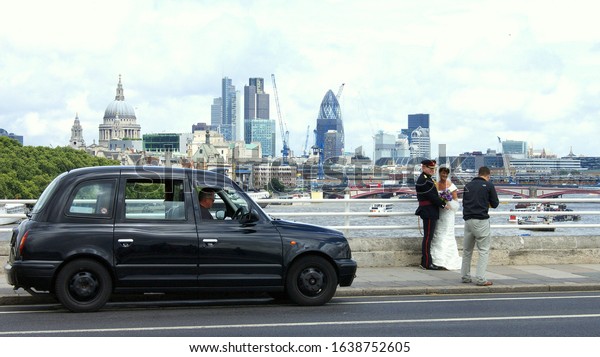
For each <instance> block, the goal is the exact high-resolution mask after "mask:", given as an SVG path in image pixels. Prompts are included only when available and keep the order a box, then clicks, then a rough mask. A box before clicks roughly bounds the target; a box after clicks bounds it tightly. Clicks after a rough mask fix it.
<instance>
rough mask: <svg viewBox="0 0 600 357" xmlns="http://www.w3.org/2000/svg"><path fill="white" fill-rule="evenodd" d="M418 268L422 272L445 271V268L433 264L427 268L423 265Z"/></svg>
mask: <svg viewBox="0 0 600 357" xmlns="http://www.w3.org/2000/svg"><path fill="white" fill-rule="evenodd" d="M419 267H420V268H421V269H423V270H446V268H443V267H439V266H437V265H435V264H430V265H429V266H428V267H427V268H426V267H424V266H423V265H419Z"/></svg>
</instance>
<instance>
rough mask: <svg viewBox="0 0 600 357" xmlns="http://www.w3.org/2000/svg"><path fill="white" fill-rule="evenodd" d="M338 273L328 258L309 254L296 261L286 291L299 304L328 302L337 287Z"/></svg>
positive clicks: (289, 274) (288, 276)
mask: <svg viewBox="0 0 600 357" xmlns="http://www.w3.org/2000/svg"><path fill="white" fill-rule="evenodd" d="M337 284H338V280H337V274H336V272H335V269H334V268H333V266H332V265H331V263H329V262H328V261H327V260H325V259H324V258H321V257H317V256H308V257H303V258H300V259H299V260H298V261H296V262H295V263H294V264H293V265H292V266H291V267H290V270H289V271H288V274H287V278H286V291H287V293H288V296H289V297H290V299H291V300H292V301H294V302H295V303H297V304H299V305H310V306H317V305H323V304H325V303H327V302H328V301H329V300H331V298H332V297H333V295H334V294H335V290H336V289H337Z"/></svg>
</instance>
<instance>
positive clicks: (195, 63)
mask: <svg viewBox="0 0 600 357" xmlns="http://www.w3.org/2000/svg"><path fill="white" fill-rule="evenodd" d="M0 5H1V8H2V9H3V10H2V12H1V13H0V128H3V129H5V130H7V131H8V132H12V133H15V134H17V135H23V136H24V144H25V145H44V146H53V147H56V146H66V145H67V144H68V141H69V139H70V136H71V126H72V125H73V121H74V119H75V116H76V115H78V116H79V119H80V121H81V125H82V127H83V135H84V139H85V141H86V144H88V145H90V144H92V142H94V141H96V142H97V141H98V126H99V125H100V124H101V123H102V118H103V116H104V110H105V109H106V107H107V106H108V105H109V104H110V103H111V102H112V101H113V100H114V98H115V95H116V88H117V83H118V79H119V75H121V76H122V83H123V88H124V94H125V100H126V102H127V103H128V104H130V105H131V106H132V107H134V109H135V112H136V116H137V122H138V124H140V125H141V128H142V134H148V133H161V132H190V131H191V126H192V124H194V123H198V122H206V123H210V106H211V104H212V101H213V99H214V98H216V97H220V96H221V79H222V78H223V77H225V76H227V77H229V78H231V79H232V80H233V84H234V85H235V86H236V89H238V90H239V91H240V94H241V95H242V96H243V87H244V85H247V84H248V79H249V78H250V77H262V78H264V79H265V90H266V92H267V93H270V94H271V119H275V120H277V119H278V118H277V109H276V106H275V100H274V96H273V89H272V81H271V74H275V77H276V81H277V90H278V97H279V102H280V106H281V114H282V118H283V121H284V122H285V125H286V127H287V129H288V131H289V132H290V141H289V146H290V147H291V149H292V150H293V151H294V152H295V153H297V154H301V153H302V151H303V148H304V144H305V142H306V137H307V135H306V134H307V127H308V126H310V128H308V129H309V130H308V132H309V139H308V143H309V145H308V146H309V147H310V146H311V145H312V144H313V143H314V139H315V138H314V135H313V134H312V131H313V130H314V129H315V128H316V119H317V116H318V112H319V107H320V104H321V101H322V100H323V97H324V96H325V94H326V92H327V91H328V90H332V91H333V92H334V93H337V92H338V90H339V88H340V86H341V85H342V83H344V88H343V91H342V94H341V96H340V105H341V110H342V119H343V123H344V130H345V136H346V151H354V149H355V148H357V147H359V146H361V145H362V146H363V150H364V153H365V155H367V156H370V157H372V156H373V153H372V150H373V136H374V135H375V134H376V133H377V132H378V131H380V130H382V131H384V132H388V133H391V134H396V133H398V132H399V131H400V130H401V129H403V128H406V127H407V126H408V115H409V114H416V113H427V114H429V115H430V127H431V132H430V135H431V151H432V156H433V157H435V156H437V154H438V147H439V144H446V151H447V153H448V154H449V155H458V154H460V153H463V152H472V151H483V152H485V151H486V150H487V149H492V150H498V151H499V150H500V147H499V142H498V138H501V140H523V141H526V142H527V143H528V146H530V147H532V148H533V149H534V150H536V151H541V150H542V149H544V150H545V151H546V152H547V153H554V154H556V155H558V156H559V157H560V156H565V155H567V154H569V152H570V151H571V150H572V152H573V153H574V154H575V155H587V156H600V146H599V145H596V144H597V142H596V140H598V136H599V135H598V134H599V133H600V120H599V119H600V26H598V25H597V14H598V13H599V10H600V3H598V2H597V1H593V0H590V1H582V0H569V1H547V0H544V1H537V0H533V1H514V0H504V1H491V0H477V1H466V0H454V1H445V0H431V1H427V0H423V1H407V0H390V1H387V0H386V1H383V0H381V1H378V0H370V1H353V0H302V1H266V0H265V1H242V0H240V1H233V0H215V1H209V0H207V1H202V0H197V1H192V0H169V1H166V0H165V1H151V0H139V1H136V0H116V1H114V0H103V1H88V0H77V1H67V0H53V1H35V0H20V1H12V0H11V1H7V0H0ZM279 131H280V130H279V124H278V126H277V146H278V148H279V149H280V148H281V141H280V137H279V136H280V135H279Z"/></svg>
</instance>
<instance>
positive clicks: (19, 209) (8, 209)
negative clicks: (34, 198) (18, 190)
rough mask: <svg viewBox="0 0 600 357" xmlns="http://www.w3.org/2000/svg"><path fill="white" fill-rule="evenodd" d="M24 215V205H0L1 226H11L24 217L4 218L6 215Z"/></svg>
mask: <svg viewBox="0 0 600 357" xmlns="http://www.w3.org/2000/svg"><path fill="white" fill-rule="evenodd" d="M8 214H11V215H24V214H25V205H24V204H22V203H7V204H4V205H0V225H5V224H11V223H15V222H17V221H19V220H20V219H22V218H23V217H22V216H16V217H3V216H4V215H8Z"/></svg>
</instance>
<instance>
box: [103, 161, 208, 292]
mask: <svg viewBox="0 0 600 357" xmlns="http://www.w3.org/2000/svg"><path fill="white" fill-rule="evenodd" d="M120 192H121V195H120V196H119V198H120V204H119V207H120V212H119V215H118V220H117V222H116V224H115V232H114V243H113V244H114V252H115V254H114V256H115V268H116V274H117V287H118V288H132V287H147V288H157V289H159V290H164V289H165V288H167V289H168V288H176V287H196V286H197V274H198V265H197V259H198V236H197V233H196V222H195V217H194V214H193V203H192V196H191V193H190V189H189V182H187V181H186V180H185V175H184V174H183V173H180V174H176V173H171V172H169V173H160V174H157V173H148V174H146V173H144V172H142V173H140V172H135V173H131V174H126V173H123V174H122V176H121V182H120Z"/></svg>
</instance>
